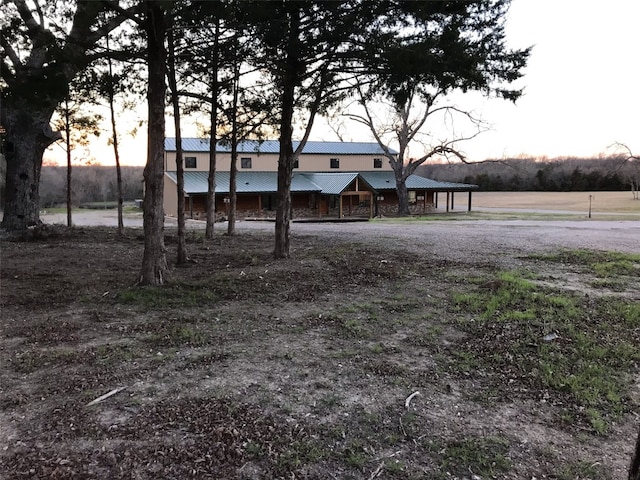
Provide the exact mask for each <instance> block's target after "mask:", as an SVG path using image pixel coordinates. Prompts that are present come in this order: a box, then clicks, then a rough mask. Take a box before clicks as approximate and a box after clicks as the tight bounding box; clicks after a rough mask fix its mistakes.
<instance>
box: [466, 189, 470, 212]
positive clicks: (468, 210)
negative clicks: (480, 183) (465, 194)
mask: <svg viewBox="0 0 640 480" xmlns="http://www.w3.org/2000/svg"><path fill="white" fill-rule="evenodd" d="M470 211H471V190H469V207H468V209H467V212H470Z"/></svg>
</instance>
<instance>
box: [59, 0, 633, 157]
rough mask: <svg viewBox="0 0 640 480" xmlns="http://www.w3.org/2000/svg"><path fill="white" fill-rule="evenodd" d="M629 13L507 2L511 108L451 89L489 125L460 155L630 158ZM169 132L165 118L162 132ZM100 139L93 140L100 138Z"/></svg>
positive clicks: (609, 6)
mask: <svg viewBox="0 0 640 480" xmlns="http://www.w3.org/2000/svg"><path fill="white" fill-rule="evenodd" d="M639 20H640V1H637V0H609V1H607V2H601V1H595V0H561V1H558V0H513V3H512V6H511V10H510V12H509V16H508V19H507V42H508V44H509V46H510V47H513V48H524V47H527V46H533V51H532V54H531V57H530V59H529V64H528V66H527V68H526V70H525V76H524V77H523V78H522V79H521V80H520V81H519V83H518V84H517V85H518V86H522V87H524V92H525V93H524V95H523V96H522V97H521V98H520V99H519V100H518V102H517V103H516V104H515V105H514V104H512V103H510V102H507V101H504V100H496V99H486V98H483V97H482V96H481V95H479V94H474V93H471V94H465V95H459V96H456V97H455V98H454V99H455V103H456V105H457V106H459V107H461V108H464V109H468V110H472V111H473V112H474V113H475V114H476V115H479V116H481V117H482V119H483V120H484V121H485V122H487V123H488V124H489V125H490V126H491V130H489V131H487V132H484V133H482V134H481V135H480V136H479V137H477V138H475V139H473V140H471V141H468V142H465V143H464V144H461V145H460V147H461V149H462V150H463V151H464V152H465V153H466V155H467V156H468V158H469V159H470V160H483V159H486V158H505V157H514V156H518V155H528V156H536V157H541V156H547V157H549V158H553V157H563V156H595V155H598V154H599V153H605V154H606V153H612V150H611V149H608V147H609V146H610V145H611V144H613V143H615V142H621V143H625V144H626V145H628V146H629V147H630V148H631V149H632V151H633V152H636V155H637V154H638V153H637V152H640V29H639V28H638V21H639ZM347 126H348V127H349V129H348V135H345V137H344V140H352V141H357V140H358V141H373V137H372V136H371V135H370V133H369V132H367V131H366V130H363V129H359V128H358V127H357V126H356V125H354V124H349V123H348V124H347ZM432 127H433V128H436V127H435V126H432ZM127 128H128V127H126V126H125V128H123V129H122V130H121V131H123V130H126V129H127ZM145 132H146V129H145V128H144V127H143V128H142V129H140V133H141V134H142V135H141V134H138V137H137V138H136V139H135V140H131V139H130V138H122V140H121V143H122V144H123V147H124V149H126V153H125V154H124V160H123V163H127V164H131V163H137V164H142V163H144V161H145V158H144V157H145V148H146V139H145V138H144V133H145ZM196 134H197V131H196V129H195V127H193V126H191V127H190V126H189V125H185V132H184V133H183V135H184V136H196ZM172 135H173V132H172V125H171V119H170V118H167V136H172ZM106 136H107V134H103V137H105V138H104V140H101V141H100V142H99V143H100V144H104V145H106ZM312 139H315V140H337V137H336V135H335V134H333V133H332V132H331V130H329V129H327V128H326V123H325V122H323V121H317V122H316V126H315V127H314V131H313V133H312ZM55 150H60V149H59V148H56V149H55ZM100 150H101V149H100ZM94 156H95V157H96V159H97V160H98V161H99V162H100V163H103V164H109V163H113V162H112V160H110V157H111V156H112V155H110V154H109V152H107V153H106V155H104V156H103V155H102V154H99V153H98V154H97V152H96V153H94ZM104 157H107V158H104Z"/></svg>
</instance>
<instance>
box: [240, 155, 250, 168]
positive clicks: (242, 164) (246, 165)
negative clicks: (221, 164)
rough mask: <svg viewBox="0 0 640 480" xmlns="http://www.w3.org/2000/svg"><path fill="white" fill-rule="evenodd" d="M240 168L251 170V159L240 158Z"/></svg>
mask: <svg viewBox="0 0 640 480" xmlns="http://www.w3.org/2000/svg"><path fill="white" fill-rule="evenodd" d="M240 168H251V157H242V158H240Z"/></svg>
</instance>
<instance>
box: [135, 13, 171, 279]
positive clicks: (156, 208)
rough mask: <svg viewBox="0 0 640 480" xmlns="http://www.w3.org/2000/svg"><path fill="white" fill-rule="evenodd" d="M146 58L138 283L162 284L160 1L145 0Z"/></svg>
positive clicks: (163, 30)
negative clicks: (146, 127)
mask: <svg viewBox="0 0 640 480" xmlns="http://www.w3.org/2000/svg"><path fill="white" fill-rule="evenodd" d="M146 12H147V19H146V31H147V58H148V66H149V86H148V93H147V102H148V105H149V133H148V147H147V164H146V166H145V168H144V181H145V191H144V214H143V215H144V216H143V225H144V254H143V257H142V269H141V272H140V277H139V280H138V284H140V285H162V284H163V283H164V282H165V280H166V278H167V273H168V268H167V258H166V251H165V246H164V211H163V207H162V201H163V194H164V183H163V182H164V161H163V160H164V127H165V123H164V101H165V93H166V86H165V80H164V79H165V76H164V73H165V62H166V51H165V47H164V39H165V33H166V28H165V13H164V9H163V7H162V2H161V1H152V0H149V1H147V2H146Z"/></svg>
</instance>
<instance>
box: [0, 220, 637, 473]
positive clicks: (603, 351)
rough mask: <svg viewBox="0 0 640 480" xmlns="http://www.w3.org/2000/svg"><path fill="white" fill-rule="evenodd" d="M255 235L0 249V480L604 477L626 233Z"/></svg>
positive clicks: (619, 402)
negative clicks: (150, 283) (281, 257)
mask: <svg viewBox="0 0 640 480" xmlns="http://www.w3.org/2000/svg"><path fill="white" fill-rule="evenodd" d="M549 223H553V222H549ZM569 223H570V224H571V225H567V224H569ZM245 227H246V228H245ZM270 228H271V229H272V228H273V227H272V225H271V227H269V225H265V224H259V225H258V224H253V223H252V224H250V225H249V223H248V222H242V223H241V224H240V226H239V229H238V230H239V234H238V235H236V236H233V237H229V236H225V235H222V234H221V233H220V232H219V234H218V235H217V236H216V239H215V240H214V241H212V242H206V241H204V240H203V238H202V236H201V234H202V232H201V231H199V230H192V231H190V232H189V235H188V249H189V253H190V256H191V260H192V261H191V262H190V263H189V265H188V266H186V267H183V268H177V269H174V270H173V271H172V279H171V280H172V281H171V283H170V284H169V285H167V286H165V287H162V288H137V287H134V286H133V282H134V280H135V278H136V276H137V273H138V269H139V267H140V261H141V258H142V248H143V241H142V232H141V230H140V229H137V228H130V229H128V230H127V231H126V234H125V236H124V237H123V238H119V237H117V236H116V234H115V230H114V229H112V228H108V227H76V228H74V229H72V230H67V229H65V228H62V227H54V228H51V229H50V233H49V237H48V238H47V239H44V240H38V241H32V242H10V241H6V240H2V241H1V243H0V248H1V249H2V267H1V281H2V285H1V287H2V289H1V297H0V302H1V307H2V316H1V320H0V321H1V327H2V328H1V329H0V330H1V332H2V335H1V338H0V346H1V347H0V362H1V364H2V365H3V369H2V370H1V371H0V372H1V373H0V375H1V378H0V385H2V389H1V390H0V446H1V447H2V448H0V478H7V479H21V478H25V479H32V478H38V479H44V478H46V479H80V478H109V479H131V478H137V479H159V478H175V479H184V478H196V479H205V478H211V479H223V478H224V479H271V478H287V479H289V478H309V479H311V478H313V479H328V478H336V479H350V478H351V479H375V478H378V479H396V478H397V479H414V478H415V479H418V478H428V479H455V478H457V479H478V478H481V479H488V478H500V479H503V478H507V479H533V478H537V479H542V478H548V479H551V478H553V479H563V480H574V479H617V478H625V477H626V470H627V468H628V464H629V461H630V458H631V450H632V447H633V445H634V442H635V436H636V434H637V430H638V422H639V421H640V420H639V418H638V415H637V413H636V412H637V411H638V405H639V403H640V383H639V381H638V378H639V374H640V368H639V364H640V351H639V350H638V347H637V346H638V344H639V342H640V302H639V300H640V279H639V277H640V275H639V273H640V272H639V269H640V255H639V254H638V253H637V248H636V246H637V238H638V236H637V235H638V225H637V222H604V221H602V222H594V223H587V222H566V223H565V222H564V221H560V222H556V224H555V226H553V225H552V226H544V225H543V224H540V223H536V222H535V221H531V222H526V221H524V222H515V223H508V222H477V221H464V220H463V221H460V222H411V223H404V224H402V223H393V222H390V223H386V222H377V223H376V222H374V223H369V224H363V225H296V226H294V228H293V237H292V258H291V259H289V260H285V261H274V260H273V259H272V255H271V252H272V247H273V245H272V241H273V234H272V231H271V230H270ZM611 232H616V234H615V235H612V234H611ZM166 243H167V247H168V250H169V259H170V260H171V259H173V256H174V254H173V252H174V251H175V231H174V230H172V229H171V228H169V229H168V230H167V237H166ZM634 252H635V253H634ZM105 394H110V395H108V396H106V397H104V396H105Z"/></svg>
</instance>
